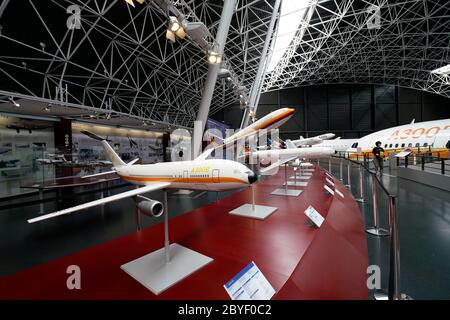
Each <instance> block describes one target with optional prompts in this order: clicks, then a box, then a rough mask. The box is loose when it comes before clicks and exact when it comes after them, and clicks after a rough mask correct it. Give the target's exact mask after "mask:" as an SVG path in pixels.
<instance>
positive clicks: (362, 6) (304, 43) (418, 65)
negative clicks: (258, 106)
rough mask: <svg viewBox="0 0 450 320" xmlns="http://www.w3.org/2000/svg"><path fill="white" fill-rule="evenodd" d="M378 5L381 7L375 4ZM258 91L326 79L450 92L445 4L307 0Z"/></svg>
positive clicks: (449, 21) (432, 0)
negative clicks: (444, 71) (444, 70)
mask: <svg viewBox="0 0 450 320" xmlns="http://www.w3.org/2000/svg"><path fill="white" fill-rule="evenodd" d="M378 8H379V9H378ZM309 10H310V12H309V15H310V17H311V19H310V20H309V21H308V19H307V18H305V20H304V21H303V23H302V24H301V25H300V29H299V30H298V32H297V34H296V37H295V38H294V40H293V41H292V43H291V46H290V47H289V49H288V50H287V52H286V54H285V55H284V56H283V58H282V60H281V61H280V63H279V64H278V66H277V67H276V68H275V70H274V71H273V72H271V73H270V74H268V75H266V77H265V81H264V87H263V91H272V90H279V89H282V88H287V87H295V86H303V85H312V84H325V83H373V84H389V85H398V86H402V87H408V88H414V89H419V90H425V91H429V92H434V93H437V94H440V95H443V96H446V97H450V80H449V78H448V76H442V75H437V74H432V73H431V72H430V71H432V70H434V69H436V68H438V67H442V66H444V65H447V64H449V63H450V57H449V48H450V2H449V1H439V0H427V1H426V0H420V1H419V0H401V1H387V0H376V1H364V0H334V1H320V0H319V1H311V2H310V7H309Z"/></svg>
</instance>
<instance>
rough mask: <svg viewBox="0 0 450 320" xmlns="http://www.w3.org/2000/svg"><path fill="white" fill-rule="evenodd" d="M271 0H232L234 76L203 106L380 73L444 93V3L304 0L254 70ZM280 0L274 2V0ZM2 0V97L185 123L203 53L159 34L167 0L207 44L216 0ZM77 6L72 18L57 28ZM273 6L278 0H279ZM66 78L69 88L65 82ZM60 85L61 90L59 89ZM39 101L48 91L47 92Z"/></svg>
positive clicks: (191, 112) (228, 63)
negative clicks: (265, 67)
mask: <svg viewBox="0 0 450 320" xmlns="http://www.w3.org/2000/svg"><path fill="white" fill-rule="evenodd" d="M275 2H276V0H239V1H237V6H236V10H235V14H234V16H233V20H232V22H231V26H230V32H229V35H228V40H227V44H226V46H225V52H224V57H223V61H224V66H225V67H226V68H227V69H228V70H230V72H231V74H232V81H229V79H228V81H227V79H219V80H218V81H217V83H216V87H215V91H214V98H213V102H212V104H211V109H210V115H213V114H214V113H216V112H219V111H220V110H221V109H223V108H226V107H228V106H231V105H236V104H239V94H240V91H239V88H244V87H245V90H247V91H250V89H251V88H252V86H262V92H267V91H273V90H279V89H282V88H289V87H296V86H305V85H315V84H325V83H372V84H389V85H398V86H402V87H408V88H414V89H419V90H425V91H429V92H434V93H437V94H440V95H443V96H446V97H450V79H449V78H448V76H445V75H439V74H433V73H431V71H432V70H434V69H436V68H439V67H442V66H444V65H446V64H448V63H450V58H449V47H450V34H449V30H450V2H447V1H438V0H426V1H425V0H403V1H388V0H375V1H364V0H342V1H341V0H330V1H324V0H311V1H307V2H305V3H306V4H305V5H306V6H307V10H306V11H305V15H304V17H303V19H302V21H301V22H300V24H299V28H298V30H297V32H296V33H295V36H294V37H293V40H292V42H291V43H290V45H289V47H288V48H287V50H286V52H285V53H284V55H283V57H282V58H281V60H280V61H279V62H278V63H277V66H276V67H275V68H274V70H273V71H271V72H270V73H265V74H264V76H263V77H262V79H261V83H255V77H256V74H257V70H258V67H259V65H260V62H261V55H262V51H263V47H264V42H265V39H266V35H267V34H269V37H271V38H269V39H270V40H271V42H272V45H270V46H269V52H268V55H269V57H270V55H271V52H270V50H272V49H273V47H274V45H273V44H274V43H275V42H274V41H275V39H276V34H277V26H278V24H279V19H282V18H283V17H281V18H280V17H279V13H278V12H274V10H273V8H274V4H275ZM282 2H283V1H282ZM135 4H136V6H135V7H134V8H133V7H132V6H130V5H128V4H127V3H126V2H125V1H124V0H84V1H79V0H15V1H10V0H1V1H0V100H2V101H7V100H8V97H10V96H13V97H15V96H27V97H30V98H33V97H34V98H39V99H47V100H61V101H60V102H61V103H62V104H64V103H66V104H69V103H70V104H71V105H76V106H79V107H80V108H88V109H90V110H95V112H96V115H97V116H98V117H107V116H111V114H113V115H114V114H119V115H129V116H130V117H134V118H136V119H140V120H143V121H144V120H145V121H149V122H152V123H154V124H155V125H157V126H160V127H161V128H167V126H179V127H185V128H192V127H193V122H194V121H195V118H196V115H197V112H198V107H199V103H200V100H201V97H202V90H203V87H204V81H205V78H206V73H207V68H208V64H207V61H206V53H205V47H201V46H199V45H198V43H196V42H195V41H192V39H190V38H189V37H188V38H185V39H177V41H176V42H175V43H170V42H169V41H168V40H167V39H166V30H167V21H168V16H169V15H170V12H169V11H168V10H167V4H169V5H170V6H173V7H174V8H176V10H178V12H180V13H181V14H182V15H183V16H184V18H185V19H186V20H187V21H189V22H202V23H203V24H204V25H205V26H206V27H207V29H208V31H209V33H208V34H207V35H206V37H205V41H206V43H208V45H209V46H213V45H214V35H215V34H216V31H217V28H218V25H219V23H220V15H221V10H222V6H223V0H209V1H200V0H175V1H168V0H145V1H144V2H143V3H142V4H139V3H137V2H136V1H135ZM73 5H76V6H77V7H72V9H73V8H79V9H80V11H79V16H75V19H76V18H77V17H79V25H78V27H79V28H72V29H69V28H67V21H68V19H71V18H73V17H74V16H73V15H74V14H77V11H76V10H75V11H69V12H68V10H67V9H68V8H69V7H70V6H73ZM282 5H283V4H282ZM274 14H275V15H277V16H278V21H277V23H276V24H275V30H274V31H273V32H271V30H268V29H269V25H270V21H271V18H272V15H274ZM66 88H67V91H65V90H66ZM61 92H64V94H66V97H67V98H62V99H58V97H57V96H58V93H61ZM47 100H46V101H47Z"/></svg>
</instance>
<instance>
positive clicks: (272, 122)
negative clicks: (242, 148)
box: [224, 108, 295, 144]
mask: <svg viewBox="0 0 450 320" xmlns="http://www.w3.org/2000/svg"><path fill="white" fill-rule="evenodd" d="M294 112H295V110H294V109H291V108H282V109H279V110H276V111H273V112H271V113H269V114H268V115H266V116H264V117H262V118H261V119H259V120H257V121H255V122H253V123H252V124H251V125H249V126H247V127H245V128H244V129H242V130H240V131H238V132H236V133H235V134H233V135H231V136H230V137H228V138H226V139H225V140H224V143H225V144H227V143H229V142H231V141H236V140H239V139H242V138H245V137H247V136H249V135H251V134H253V133H255V132H258V131H259V130H263V129H265V130H267V133H269V130H271V129H274V128H278V127H279V126H281V125H282V124H283V123H285V122H286V121H288V120H289V119H290V118H291V117H292V115H293V114H294Z"/></svg>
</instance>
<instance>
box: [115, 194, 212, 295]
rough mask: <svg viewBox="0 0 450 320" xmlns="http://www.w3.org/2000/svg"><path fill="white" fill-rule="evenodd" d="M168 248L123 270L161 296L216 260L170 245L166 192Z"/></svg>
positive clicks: (165, 240)
mask: <svg viewBox="0 0 450 320" xmlns="http://www.w3.org/2000/svg"><path fill="white" fill-rule="evenodd" d="M164 208H165V210H166V212H165V213H164V248H161V249H159V250H156V251H154V252H151V253H149V254H147V255H145V256H142V257H140V258H137V259H135V260H133V261H130V262H128V263H126V264H124V265H122V266H121V267H120V268H121V269H122V270H124V271H125V272H126V273H128V274H129V275H130V276H131V277H133V278H134V279H135V280H136V281H138V282H139V283H141V284H142V285H143V286H144V287H146V288H147V289H149V290H150V291H151V292H153V293H154V294H156V295H158V294H160V293H161V292H163V291H164V290H166V289H168V288H170V287H172V286H173V285H175V284H176V283H178V282H180V281H181V280H183V279H184V278H186V277H188V276H189V275H191V274H193V273H194V272H195V271H197V270H199V269H201V268H202V267H204V266H206V265H207V264H208V263H210V262H212V261H213V259H212V258H210V257H207V256H205V255H203V254H201V253H198V252H196V251H193V250H191V249H188V248H186V247H183V246H181V245H179V244H176V243H172V244H169V214H168V212H167V209H168V206H167V191H166V190H164Z"/></svg>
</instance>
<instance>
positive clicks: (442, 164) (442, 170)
mask: <svg viewBox="0 0 450 320" xmlns="http://www.w3.org/2000/svg"><path fill="white" fill-rule="evenodd" d="M444 160H445V159H444V158H442V159H441V174H445V161H444Z"/></svg>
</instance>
